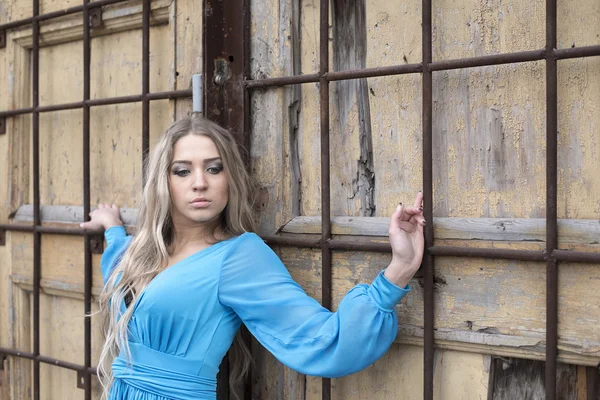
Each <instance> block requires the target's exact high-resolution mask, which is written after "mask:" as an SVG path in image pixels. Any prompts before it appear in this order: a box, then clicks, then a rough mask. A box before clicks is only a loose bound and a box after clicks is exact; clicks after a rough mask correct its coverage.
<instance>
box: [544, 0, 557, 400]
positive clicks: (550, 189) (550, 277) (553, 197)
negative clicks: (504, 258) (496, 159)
mask: <svg viewBox="0 0 600 400" xmlns="http://www.w3.org/2000/svg"><path fill="white" fill-rule="evenodd" d="M554 49H556V0H546V54H545V55H546V252H547V253H548V254H552V253H553V251H554V250H555V249H557V248H558V223H557V214H556V206H557V187H556V186H557V184H558V181H557V170H558V161H557V139H558V126H557V120H558V101H557V71H556V58H555V57H554ZM557 346H558V262H557V261H556V259H555V258H554V257H549V258H548V261H547V264H546V400H555V399H556V357H557Z"/></svg>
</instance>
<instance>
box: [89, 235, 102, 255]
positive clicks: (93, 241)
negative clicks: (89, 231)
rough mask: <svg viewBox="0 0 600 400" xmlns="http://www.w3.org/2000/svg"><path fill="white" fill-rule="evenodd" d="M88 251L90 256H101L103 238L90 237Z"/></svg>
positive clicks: (97, 236) (100, 236) (98, 236)
mask: <svg viewBox="0 0 600 400" xmlns="http://www.w3.org/2000/svg"><path fill="white" fill-rule="evenodd" d="M90 249H91V250H92V254H102V252H104V237H103V236H102V235H96V236H91V237H90Z"/></svg>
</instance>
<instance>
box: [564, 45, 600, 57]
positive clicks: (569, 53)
mask: <svg viewBox="0 0 600 400" xmlns="http://www.w3.org/2000/svg"><path fill="white" fill-rule="evenodd" d="M553 54H554V58H556V59H557V60H565V59H567V58H578V57H594V56H600V45H596V46H584V47H571V48H567V49H555V50H554V51H553Z"/></svg>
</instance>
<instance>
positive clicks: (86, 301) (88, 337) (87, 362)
mask: <svg viewBox="0 0 600 400" xmlns="http://www.w3.org/2000/svg"><path fill="white" fill-rule="evenodd" d="M88 4H89V0H83V7H84V8H83V101H84V105H83V218H84V220H85V221H89V219H90V218H89V213H90V106H89V105H87V104H85V102H86V101H87V100H89V99H90V63H91V43H90V23H89V21H90V9H89V7H88ZM90 241H91V238H90V236H87V235H86V236H85V237H84V238H83V242H84V278H83V279H84V282H83V307H84V314H83V315H84V327H83V329H84V334H83V348H84V361H83V365H84V367H85V370H84V371H83V390H84V396H85V400H91V399H92V380H91V377H90V374H89V373H88V372H87V369H88V368H90V367H91V366H92V324H91V318H90V314H91V313H92V250H91V243H90Z"/></svg>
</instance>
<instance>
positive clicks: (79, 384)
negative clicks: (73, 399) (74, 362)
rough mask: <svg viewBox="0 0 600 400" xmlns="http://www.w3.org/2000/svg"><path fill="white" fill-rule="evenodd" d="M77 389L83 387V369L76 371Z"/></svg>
mask: <svg viewBox="0 0 600 400" xmlns="http://www.w3.org/2000/svg"><path fill="white" fill-rule="evenodd" d="M77 389H85V375H84V374H83V371H77Z"/></svg>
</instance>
